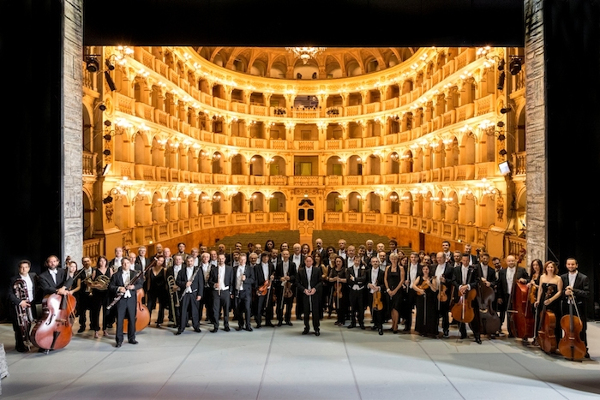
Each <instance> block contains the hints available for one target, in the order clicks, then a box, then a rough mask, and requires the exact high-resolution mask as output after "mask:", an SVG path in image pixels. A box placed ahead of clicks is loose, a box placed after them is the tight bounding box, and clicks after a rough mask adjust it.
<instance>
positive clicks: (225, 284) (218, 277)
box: [209, 254, 234, 333]
mask: <svg viewBox="0 0 600 400" xmlns="http://www.w3.org/2000/svg"><path fill="white" fill-rule="evenodd" d="M233 285H234V281H233V268H231V266H229V265H225V254H219V255H218V256H217V266H216V267H214V268H212V269H211V270H210V278H209V286H210V287H212V289H213V293H212V295H213V314H214V318H215V322H214V328H213V329H211V332H212V333H215V332H216V331H218V330H219V311H221V310H222V311H223V330H224V331H225V332H229V330H230V329H229V309H230V304H231V297H232V294H231V290H232V289H233V288H232V286H233Z"/></svg>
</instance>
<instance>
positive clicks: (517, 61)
mask: <svg viewBox="0 0 600 400" xmlns="http://www.w3.org/2000/svg"><path fill="white" fill-rule="evenodd" d="M522 62H523V61H522V60H521V58H520V57H516V56H513V57H512V60H511V61H510V64H508V70H509V71H510V73H511V75H516V74H518V73H519V72H521V64H522Z"/></svg>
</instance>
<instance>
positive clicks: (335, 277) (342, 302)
mask: <svg viewBox="0 0 600 400" xmlns="http://www.w3.org/2000/svg"><path fill="white" fill-rule="evenodd" d="M333 265H334V267H333V268H332V269H331V270H330V271H329V277H328V278H329V279H328V280H329V283H330V284H331V285H332V290H331V297H332V299H333V300H332V303H333V304H334V305H335V309H336V310H335V312H336V314H337V321H335V324H336V325H339V326H343V325H344V323H345V321H346V309H347V308H348V291H347V288H348V286H347V285H346V282H347V278H346V267H344V259H343V258H342V257H340V256H337V257H336V258H335V261H334V264H333Z"/></svg>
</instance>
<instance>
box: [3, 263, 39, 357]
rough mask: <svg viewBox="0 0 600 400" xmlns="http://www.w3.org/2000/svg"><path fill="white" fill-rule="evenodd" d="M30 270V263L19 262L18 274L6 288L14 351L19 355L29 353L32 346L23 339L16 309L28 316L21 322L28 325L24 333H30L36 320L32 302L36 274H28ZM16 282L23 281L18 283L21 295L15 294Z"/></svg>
mask: <svg viewBox="0 0 600 400" xmlns="http://www.w3.org/2000/svg"><path fill="white" fill-rule="evenodd" d="M30 269H31V263H30V262H29V261H28V260H22V261H19V272H18V274H17V275H16V276H14V277H13V278H11V280H10V287H9V288H8V299H9V300H10V305H11V307H10V310H9V313H10V317H11V320H12V323H13V330H14V331H15V349H16V350H17V351H18V352H20V353H24V352H27V351H29V349H30V348H31V346H32V344H31V341H29V342H26V341H25V338H24V337H23V330H22V329H21V325H20V324H19V316H18V315H17V308H19V309H20V310H19V311H21V310H22V314H23V316H25V315H27V316H28V318H25V320H24V321H23V322H24V323H25V324H28V325H24V329H25V332H27V333H28V332H30V328H31V324H33V323H34V321H35V319H36V310H35V307H34V306H33V305H34V303H33V301H34V299H35V291H36V289H37V288H36V281H37V274H36V273H35V272H29V270H30ZM17 280H23V282H24V284H23V283H20V285H19V286H18V289H23V293H21V292H20V290H19V291H18V292H15V289H14V286H15V283H16V282H17ZM25 290H26V292H25ZM21 294H24V295H25V296H23V297H21ZM17 295H18V297H17ZM20 314H21V312H20ZM29 317H30V318H29Z"/></svg>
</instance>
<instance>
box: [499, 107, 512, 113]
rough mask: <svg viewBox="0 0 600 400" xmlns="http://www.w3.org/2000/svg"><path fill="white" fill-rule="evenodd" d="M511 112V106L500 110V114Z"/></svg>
mask: <svg viewBox="0 0 600 400" xmlns="http://www.w3.org/2000/svg"><path fill="white" fill-rule="evenodd" d="M512 110H513V109H512V107H511V106H508V107H504V108H501V109H500V112H501V113H502V114H506V113H507V112H511V111H512Z"/></svg>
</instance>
